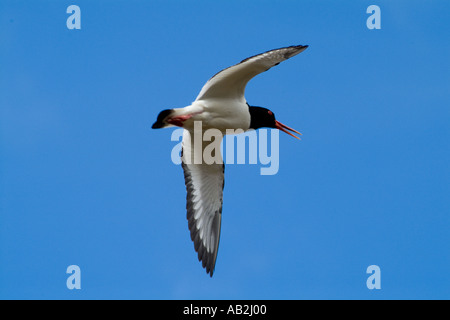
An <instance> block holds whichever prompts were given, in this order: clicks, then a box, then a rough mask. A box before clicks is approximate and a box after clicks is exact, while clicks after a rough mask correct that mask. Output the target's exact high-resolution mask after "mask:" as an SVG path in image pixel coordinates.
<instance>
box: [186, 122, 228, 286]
mask: <svg viewBox="0 0 450 320" xmlns="http://www.w3.org/2000/svg"><path fill="white" fill-rule="evenodd" d="M200 151H203V148H201V149H200ZM200 151H198V152H200ZM194 152H196V150H195V149H194V148H193V145H192V139H191V134H190V132H189V131H188V130H185V131H184V135H183V142H182V157H181V159H182V162H181V166H182V168H183V171H184V179H185V184H186V191H187V196H186V211H187V220H188V227H189V230H190V234H191V239H192V241H193V242H194V249H195V251H196V252H197V253H198V260H199V261H201V262H202V266H203V268H205V269H206V272H207V273H209V274H210V275H211V277H212V275H213V272H214V268H215V264H216V259H217V252H218V248H219V239H220V225H221V220H222V203H223V186H224V164H223V163H222V164H216V163H213V164H210V165H208V164H206V163H202V164H194V162H193V159H194V157H193V155H194Z"/></svg>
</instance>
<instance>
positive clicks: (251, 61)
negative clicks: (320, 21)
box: [196, 46, 308, 100]
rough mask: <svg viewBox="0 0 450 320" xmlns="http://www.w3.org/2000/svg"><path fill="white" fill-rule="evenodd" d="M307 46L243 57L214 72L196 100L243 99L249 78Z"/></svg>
mask: <svg viewBox="0 0 450 320" xmlns="http://www.w3.org/2000/svg"><path fill="white" fill-rule="evenodd" d="M307 47H308V46H290V47H285V48H280V49H275V50H270V51H267V52H264V53H261V54H258V55H255V56H252V57H250V58H247V59H244V60H242V61H241V62H240V63H238V64H236V65H234V66H232V67H229V68H226V69H224V70H222V71H220V72H218V73H216V75H214V76H213V77H212V78H211V79H209V80H208V81H207V82H206V84H205V85H204V86H203V88H202V90H201V91H200V94H199V95H198V96H197V99H196V100H202V99H208V98H235V99H244V92H245V86H246V85H247V82H249V81H250V79H252V78H253V77H254V76H256V75H258V74H260V73H261V72H264V71H267V70H269V69H270V68H272V67H273V66H276V65H277V64H279V63H280V62H282V61H284V60H287V59H289V58H291V57H293V56H295V55H297V54H299V53H300V52H302V51H304V50H305V49H306V48H307Z"/></svg>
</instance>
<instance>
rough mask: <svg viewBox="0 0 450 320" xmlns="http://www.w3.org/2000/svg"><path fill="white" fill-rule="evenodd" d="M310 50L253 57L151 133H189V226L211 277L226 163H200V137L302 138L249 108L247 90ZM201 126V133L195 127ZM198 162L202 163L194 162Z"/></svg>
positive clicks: (163, 117) (165, 116)
mask: <svg viewBox="0 0 450 320" xmlns="http://www.w3.org/2000/svg"><path fill="white" fill-rule="evenodd" d="M306 48H307V46H291V47H285V48H280V49H275V50H271V51H267V52H265V53H262V54H259V55H255V56H252V57H250V58H247V59H245V60H242V61H241V62H240V63H238V64H236V65H234V66H231V67H229V68H227V69H224V70H222V71H220V72H219V73H217V74H216V75H214V76H213V77H212V78H211V79H209V80H208V81H207V82H206V84H205V85H204V86H203V88H202V90H201V91H200V93H199V95H198V96H197V98H196V100H195V101H194V102H193V103H192V104H191V105H189V106H187V107H184V108H175V109H166V110H163V111H161V112H160V114H159V115H158V118H157V120H156V122H155V123H154V124H153V126H152V128H154V129H157V128H165V127H170V126H178V127H182V128H184V129H186V130H185V131H184V134H183V140H182V155H181V159H182V167H183V170H184V177H185V184H186V190H187V198H186V200H187V201H186V202H187V203H186V209H187V219H188V226H189V230H190V233H191V239H192V241H193V242H194V248H195V250H196V251H197V253H198V258H199V260H200V261H202V265H203V267H204V268H206V272H207V273H209V274H210V275H211V276H212V274H213V272H214V268H215V263H216V258H217V251H218V246H219V238H220V226H221V219H222V203H223V201H222V200H223V187H224V170H225V167H224V165H223V163H209V162H206V161H200V162H198V159H203V151H204V148H205V146H204V145H202V146H201V147H200V148H198V147H195V145H194V141H195V138H194V137H195V135H196V134H202V133H203V132H204V131H206V130H208V129H218V130H219V131H220V132H222V134H225V133H226V131H227V130H229V129H233V130H237V129H242V130H243V131H247V130H249V129H258V128H261V127H268V128H277V129H279V130H282V131H284V132H286V133H288V134H289V135H291V136H293V137H295V138H297V137H296V136H295V135H293V134H292V133H291V132H289V131H293V132H295V133H298V134H299V132H297V131H295V130H294V129H292V128H289V127H287V126H285V125H284V124H282V123H280V122H278V121H276V120H275V116H274V114H273V112H272V111H270V110H268V109H266V108H261V107H252V106H250V105H248V103H247V101H246V99H245V95H244V92H245V86H246V84H247V83H248V81H250V79H252V78H253V77H254V76H256V75H257V74H259V73H261V72H264V71H267V70H268V69H270V68H271V67H273V66H275V65H277V64H279V63H280V62H282V61H284V60H287V59H289V58H291V57H293V56H295V55H297V54H298V53H300V52H302V51H304V50H305V49H306ZM196 121H198V122H200V123H201V129H200V131H201V132H197V130H198V129H196V128H197V127H196V126H195V123H196ZM196 159H197V161H195V160H196Z"/></svg>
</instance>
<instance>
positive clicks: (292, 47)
mask: <svg viewBox="0 0 450 320" xmlns="http://www.w3.org/2000/svg"><path fill="white" fill-rule="evenodd" d="M308 47H309V46H308V45H293V46H287V47H281V48H277V49H272V50H268V51H266V52H262V53H259V54H255V55H254V56H251V57H248V58H245V59H244V60H242V61H241V62H240V63H243V62H246V61H248V60H250V59H252V58H254V57H257V56H259V55H262V54H265V53H269V52H272V51H277V50H283V49H296V51H295V52H294V54H289V53H288V54H286V59H289V58H290V57H292V56H294V55H296V54H298V53H300V52H302V51H304V50H306V49H307V48H308Z"/></svg>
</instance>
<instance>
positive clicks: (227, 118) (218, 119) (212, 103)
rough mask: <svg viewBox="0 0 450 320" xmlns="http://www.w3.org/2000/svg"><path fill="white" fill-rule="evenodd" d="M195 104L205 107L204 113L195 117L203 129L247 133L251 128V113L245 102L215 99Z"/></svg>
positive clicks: (199, 101)
mask: <svg viewBox="0 0 450 320" xmlns="http://www.w3.org/2000/svg"><path fill="white" fill-rule="evenodd" d="M194 104H202V105H203V112H202V113H201V114H199V115H197V116H195V117H193V119H194V121H195V120H201V121H202V125H203V129H210V128H215V129H219V130H221V131H223V132H225V130H226V129H242V130H244V131H245V130H248V129H249V127H250V112H249V111H248V105H247V103H246V102H245V100H244V101H242V100H236V99H224V98H213V99H207V100H198V101H195V102H194Z"/></svg>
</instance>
